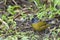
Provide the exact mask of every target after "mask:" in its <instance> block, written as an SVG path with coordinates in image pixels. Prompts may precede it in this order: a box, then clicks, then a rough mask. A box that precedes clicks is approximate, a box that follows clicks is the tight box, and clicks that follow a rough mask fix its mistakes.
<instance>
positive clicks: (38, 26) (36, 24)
mask: <svg viewBox="0 0 60 40" xmlns="http://www.w3.org/2000/svg"><path fill="white" fill-rule="evenodd" d="M31 22H32V24H31V25H32V28H33V29H34V30H36V31H42V30H44V29H46V28H48V27H49V26H50V25H49V24H48V23H47V22H46V21H39V19H38V18H37V17H36V15H34V18H32V20H31Z"/></svg>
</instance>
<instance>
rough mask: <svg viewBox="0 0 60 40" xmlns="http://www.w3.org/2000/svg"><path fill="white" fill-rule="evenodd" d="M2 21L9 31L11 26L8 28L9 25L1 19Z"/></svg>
mask: <svg viewBox="0 0 60 40" xmlns="http://www.w3.org/2000/svg"><path fill="white" fill-rule="evenodd" d="M0 21H1V22H2V23H3V24H5V26H6V27H7V29H9V26H8V24H7V23H6V22H5V21H3V20H2V19H1V18H0Z"/></svg>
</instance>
